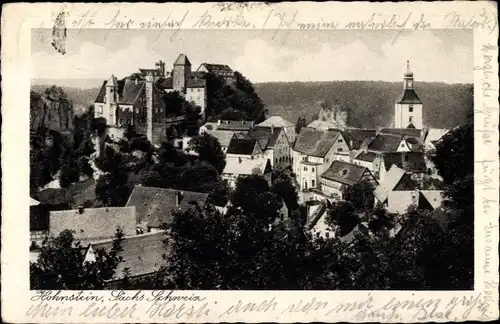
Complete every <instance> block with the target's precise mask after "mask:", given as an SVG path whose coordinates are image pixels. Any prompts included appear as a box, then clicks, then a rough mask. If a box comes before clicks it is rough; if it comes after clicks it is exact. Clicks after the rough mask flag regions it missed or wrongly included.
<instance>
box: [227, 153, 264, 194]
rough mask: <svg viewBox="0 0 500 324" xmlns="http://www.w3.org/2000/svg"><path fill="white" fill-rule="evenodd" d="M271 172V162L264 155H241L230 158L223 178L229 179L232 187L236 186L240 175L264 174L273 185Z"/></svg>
mask: <svg viewBox="0 0 500 324" xmlns="http://www.w3.org/2000/svg"><path fill="white" fill-rule="evenodd" d="M271 172H272V167H271V162H270V161H269V159H267V158H265V157H263V156H260V157H258V158H254V159H251V158H241V157H237V158H228V159H226V166H225V168H224V171H223V172H222V179H224V180H226V181H227V184H228V186H229V188H230V189H234V188H236V182H237V180H238V178H239V177H246V176H250V175H260V176H263V177H264V178H265V179H266V180H267V182H268V183H269V185H271Z"/></svg>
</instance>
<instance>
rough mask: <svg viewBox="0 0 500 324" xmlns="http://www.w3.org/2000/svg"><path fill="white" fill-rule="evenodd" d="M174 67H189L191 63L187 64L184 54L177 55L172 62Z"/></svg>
mask: <svg viewBox="0 0 500 324" xmlns="http://www.w3.org/2000/svg"><path fill="white" fill-rule="evenodd" d="M174 65H191V62H189V59H188V58H187V56H186V54H179V56H178V57H177V59H176V60H175V62H174Z"/></svg>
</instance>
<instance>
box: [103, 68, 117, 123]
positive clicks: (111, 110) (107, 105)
mask: <svg viewBox="0 0 500 324" xmlns="http://www.w3.org/2000/svg"><path fill="white" fill-rule="evenodd" d="M117 92H118V81H117V80H116V77H115V76H114V75H111V77H110V78H109V80H108V82H106V96H105V101H104V107H103V117H104V118H106V121H107V124H108V125H116V102H117Z"/></svg>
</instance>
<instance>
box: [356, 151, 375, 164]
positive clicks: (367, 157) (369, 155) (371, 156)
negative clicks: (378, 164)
mask: <svg viewBox="0 0 500 324" xmlns="http://www.w3.org/2000/svg"><path fill="white" fill-rule="evenodd" d="M376 157H377V154H376V153H373V152H361V153H359V154H358V155H357V156H356V157H355V158H354V159H355V160H361V161H366V162H373V161H374V160H375V158H376Z"/></svg>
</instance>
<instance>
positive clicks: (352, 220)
mask: <svg viewBox="0 0 500 324" xmlns="http://www.w3.org/2000/svg"><path fill="white" fill-rule="evenodd" d="M326 223H327V224H328V225H329V226H330V228H336V227H337V226H338V227H339V234H340V236H344V235H346V234H347V233H349V232H350V231H351V230H352V229H353V228H354V227H355V226H356V225H357V224H358V223H359V218H358V215H357V214H356V208H355V207H354V205H353V204H352V203H350V202H349V201H344V202H338V203H337V204H336V205H335V206H333V208H331V209H330V210H329V211H328V215H327V217H326Z"/></svg>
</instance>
